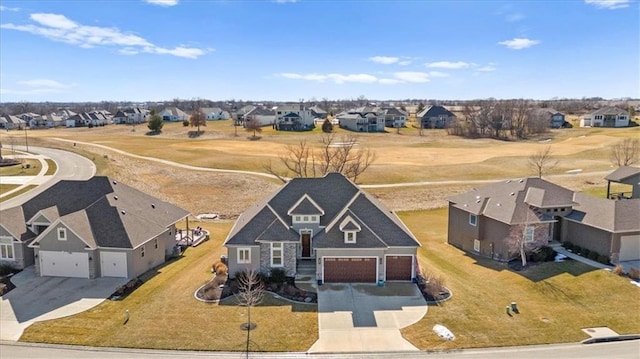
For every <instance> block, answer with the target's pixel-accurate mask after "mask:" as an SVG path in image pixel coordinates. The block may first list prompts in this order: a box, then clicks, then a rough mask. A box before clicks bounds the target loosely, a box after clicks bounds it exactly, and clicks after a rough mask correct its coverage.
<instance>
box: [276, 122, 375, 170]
mask: <svg viewBox="0 0 640 359" xmlns="http://www.w3.org/2000/svg"><path fill="white" fill-rule="evenodd" d="M335 139H336V136H335V134H333V133H325V134H323V135H322V139H321V143H322V145H321V146H320V147H319V148H316V149H313V148H312V147H311V146H309V144H307V142H306V141H305V140H300V142H299V143H298V144H297V145H290V146H287V147H286V152H285V154H284V155H282V156H280V162H281V163H282V164H283V165H284V167H285V168H286V172H285V173H278V172H277V171H276V170H275V169H274V168H273V166H272V164H271V162H269V163H267V164H266V165H265V166H264V168H265V170H266V171H267V172H268V173H271V174H273V175H275V176H277V177H278V178H280V180H282V181H283V182H285V181H286V178H287V177H300V178H305V177H320V176H324V175H326V174H327V173H331V172H337V173H342V174H343V175H344V176H346V177H347V178H349V179H351V180H352V181H354V182H357V180H358V178H359V177H360V175H362V173H364V172H365V171H366V170H367V169H368V168H369V166H371V164H372V163H373V161H374V160H375V153H374V152H373V151H372V150H370V149H364V148H356V147H357V146H358V137H357V136H354V135H346V136H343V137H341V139H340V141H339V142H337V141H336V140H335Z"/></svg>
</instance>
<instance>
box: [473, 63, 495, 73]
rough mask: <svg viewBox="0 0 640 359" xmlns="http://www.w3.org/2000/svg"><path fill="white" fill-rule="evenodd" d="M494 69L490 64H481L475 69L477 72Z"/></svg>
mask: <svg viewBox="0 0 640 359" xmlns="http://www.w3.org/2000/svg"><path fill="white" fill-rule="evenodd" d="M495 70H496V68H495V67H494V66H492V65H487V66H482V67H479V68H477V69H476V71H479V72H492V71H495Z"/></svg>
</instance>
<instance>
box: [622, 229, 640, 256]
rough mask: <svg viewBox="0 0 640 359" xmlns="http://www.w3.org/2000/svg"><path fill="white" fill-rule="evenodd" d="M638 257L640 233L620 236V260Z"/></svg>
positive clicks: (639, 252) (639, 253)
mask: <svg viewBox="0 0 640 359" xmlns="http://www.w3.org/2000/svg"><path fill="white" fill-rule="evenodd" d="M639 259H640V235H635V236H622V237H620V257H619V260H620V261H621V262H622V261H637V260H639Z"/></svg>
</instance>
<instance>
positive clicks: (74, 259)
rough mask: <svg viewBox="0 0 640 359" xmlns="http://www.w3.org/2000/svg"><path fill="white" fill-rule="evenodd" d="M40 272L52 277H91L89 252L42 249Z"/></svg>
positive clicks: (40, 253)
mask: <svg viewBox="0 0 640 359" xmlns="http://www.w3.org/2000/svg"><path fill="white" fill-rule="evenodd" d="M38 255H39V257H40V274H41V275H42V276H50V277H74V278H89V254H88V253H81V252H56V251H40V252H39V253H38Z"/></svg>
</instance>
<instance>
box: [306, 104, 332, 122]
mask: <svg viewBox="0 0 640 359" xmlns="http://www.w3.org/2000/svg"><path fill="white" fill-rule="evenodd" d="M309 111H311V116H312V117H313V118H314V119H316V118H319V119H322V120H324V119H325V118H327V115H328V113H327V111H325V110H323V109H322V108H320V106H318V105H315V106H312V107H310V108H309Z"/></svg>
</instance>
